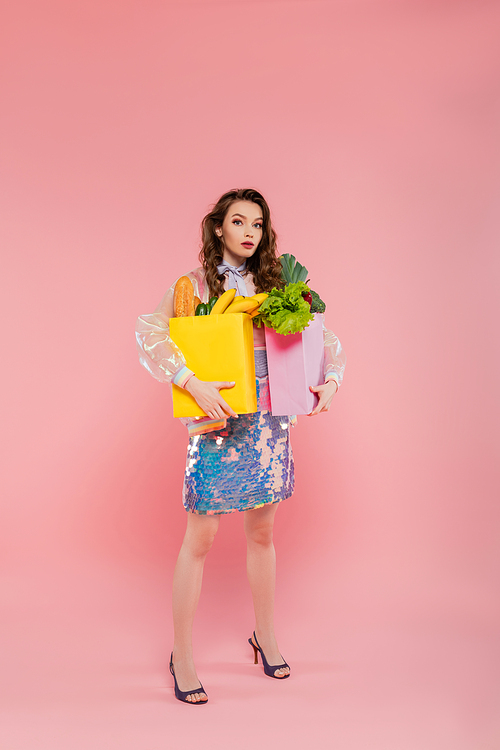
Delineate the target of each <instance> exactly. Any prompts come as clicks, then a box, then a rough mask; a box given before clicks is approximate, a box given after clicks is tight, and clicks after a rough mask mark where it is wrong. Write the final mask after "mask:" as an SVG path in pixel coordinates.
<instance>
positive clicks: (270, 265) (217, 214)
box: [199, 188, 284, 297]
mask: <svg viewBox="0 0 500 750" xmlns="http://www.w3.org/2000/svg"><path fill="white" fill-rule="evenodd" d="M235 201H251V202H252V203H256V204H257V205H258V206H260V208H261V210H262V219H263V222H262V238H261V240H260V242H259V244H258V246H257V250H256V251H255V253H254V254H253V255H252V257H251V258H248V259H247V266H246V271H247V272H250V273H252V274H253V279H254V285H255V289H256V291H257V292H270V291H271V289H272V288H273V287H278V288H279V289H281V288H282V287H283V286H284V281H283V279H282V278H281V263H280V262H279V260H278V258H277V257H276V232H275V231H274V229H273V228H272V226H271V212H270V210H269V206H268V205H267V203H266V200H265V199H264V196H262V195H261V194H260V193H259V192H258V191H257V190H254V189H253V188H239V189H237V190H229V191H228V192H227V193H224V195H221V197H220V198H219V200H218V201H217V203H216V204H215V206H214V207H213V209H212V210H211V211H210V213H208V214H207V215H206V216H205V217H204V219H203V221H202V222H201V241H202V245H201V250H200V254H199V259H200V262H201V264H202V266H203V269H204V271H205V277H206V279H207V283H208V288H209V291H210V295H209V296H210V297H215V296H217V297H218V296H219V295H221V294H222V292H223V291H224V280H225V276H224V275H222V276H221V275H220V274H219V272H218V271H217V266H218V265H219V264H220V263H222V258H223V253H224V243H223V240H222V238H221V237H218V236H217V235H216V234H215V228H216V227H220V226H222V222H223V221H224V218H225V216H226V214H227V212H228V209H229V207H230V206H231V204H232V203H234V202H235Z"/></svg>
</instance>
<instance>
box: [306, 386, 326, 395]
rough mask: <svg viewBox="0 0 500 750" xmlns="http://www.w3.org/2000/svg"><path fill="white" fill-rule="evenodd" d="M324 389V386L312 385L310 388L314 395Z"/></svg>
mask: <svg viewBox="0 0 500 750" xmlns="http://www.w3.org/2000/svg"><path fill="white" fill-rule="evenodd" d="M322 388H323V386H322V385H310V386H309V390H310V391H312V392H313V393H317V392H318V391H321V390H322Z"/></svg>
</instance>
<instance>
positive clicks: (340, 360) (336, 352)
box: [323, 320, 346, 388]
mask: <svg viewBox="0 0 500 750" xmlns="http://www.w3.org/2000/svg"><path fill="white" fill-rule="evenodd" d="M323 339H324V342H325V383H327V382H328V381H330V380H335V382H336V383H337V387H338V388H340V386H341V385H342V380H343V378H344V370H345V365H346V355H345V352H344V350H343V349H342V346H341V344H340V341H339V340H338V338H337V336H336V335H335V334H334V333H333V331H330V330H329V329H328V328H327V327H326V326H325V321H324V320H323Z"/></svg>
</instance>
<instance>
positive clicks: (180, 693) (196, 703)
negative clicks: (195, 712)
mask: <svg viewBox="0 0 500 750" xmlns="http://www.w3.org/2000/svg"><path fill="white" fill-rule="evenodd" d="M170 673H171V675H172V677H173V678H174V693H175V697H176V698H177V700H178V701H182V703H190V704H191V705H192V706H200V705H203V704H204V703H208V697H207V698H206V699H205V700H204V701H188V700H186V698H187V697H188V695H194V694H195V693H205V695H206V692H205V688H204V687H203V685H202V684H201V682H200V687H199V688H195V689H194V690H186V691H185V692H184V691H182V690H179V686H178V684H177V677H176V676H175V672H174V652H173V651H172V653H171V654H170Z"/></svg>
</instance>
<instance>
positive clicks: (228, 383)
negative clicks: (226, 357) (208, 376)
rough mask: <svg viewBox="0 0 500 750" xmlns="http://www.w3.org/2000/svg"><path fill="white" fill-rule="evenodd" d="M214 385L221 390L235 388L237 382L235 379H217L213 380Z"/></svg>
mask: <svg viewBox="0 0 500 750" xmlns="http://www.w3.org/2000/svg"><path fill="white" fill-rule="evenodd" d="M212 385H213V386H214V388H217V390H218V391H220V389H221V388H234V386H235V385H236V383H235V382H234V380H231V381H218V380H217V381H215V382H213V383H212Z"/></svg>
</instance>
